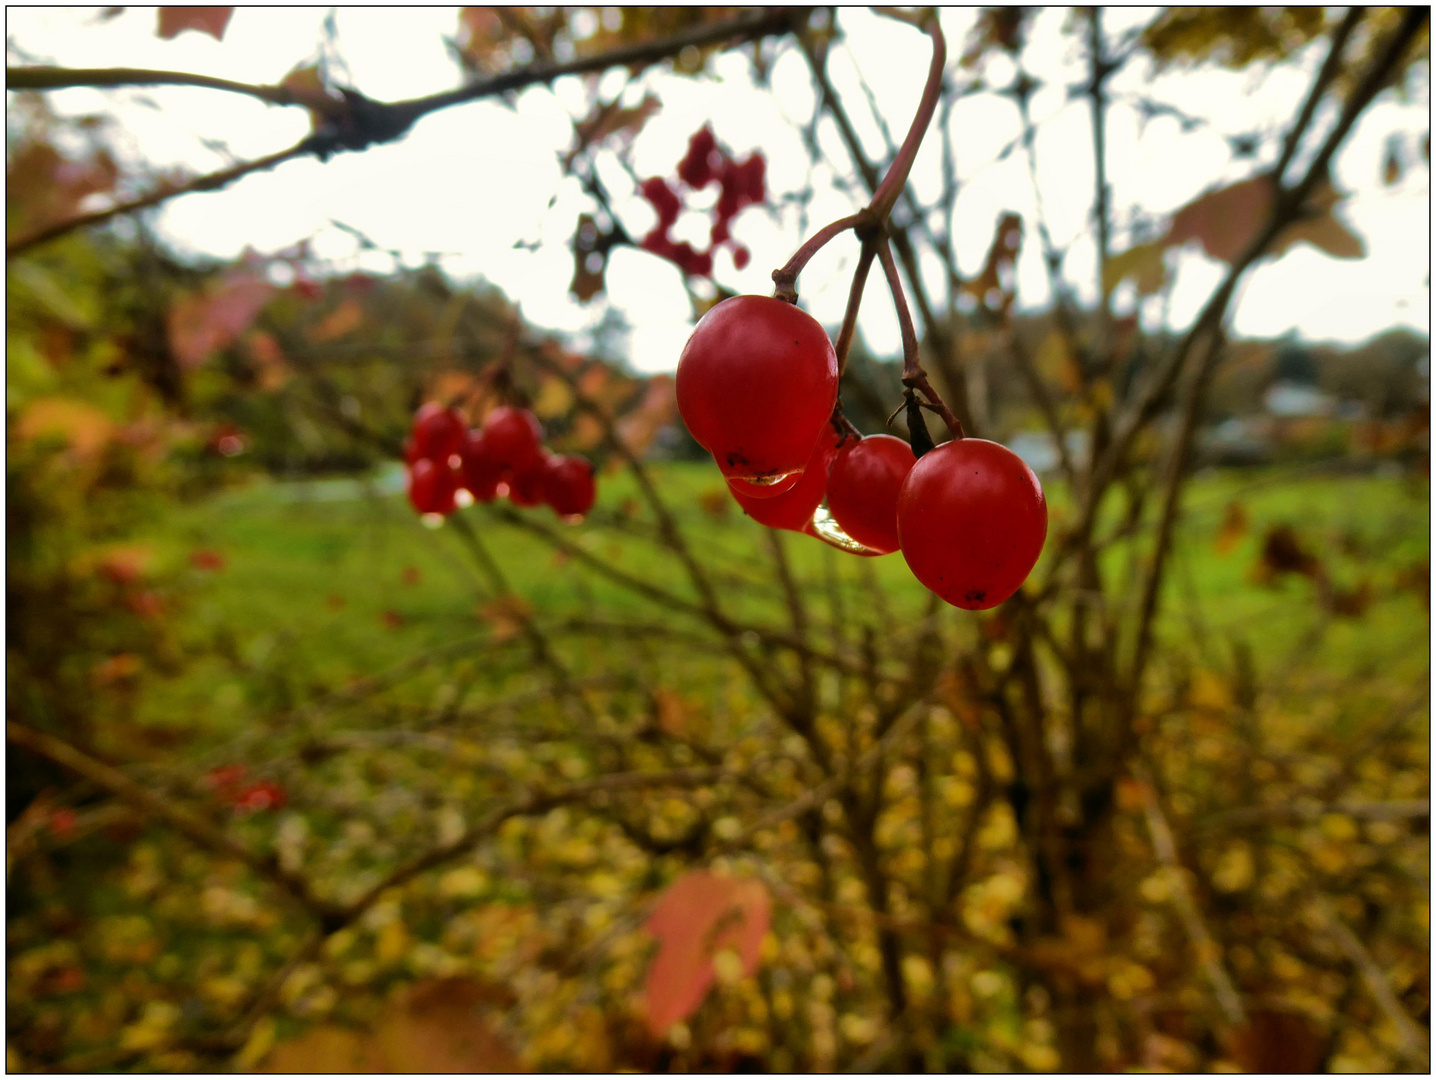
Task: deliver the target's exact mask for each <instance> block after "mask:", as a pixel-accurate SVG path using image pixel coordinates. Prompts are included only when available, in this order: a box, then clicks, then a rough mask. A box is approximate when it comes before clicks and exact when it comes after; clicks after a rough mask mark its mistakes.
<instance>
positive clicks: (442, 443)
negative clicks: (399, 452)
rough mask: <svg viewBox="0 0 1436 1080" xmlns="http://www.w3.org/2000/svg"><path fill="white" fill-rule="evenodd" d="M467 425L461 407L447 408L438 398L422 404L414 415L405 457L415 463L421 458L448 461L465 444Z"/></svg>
mask: <svg viewBox="0 0 1436 1080" xmlns="http://www.w3.org/2000/svg"><path fill="white" fill-rule="evenodd" d="M467 427H468V425H467V424H465V423H464V418H463V416H461V415H460V414H459V411H458V410H457V409H446V408H444V406H442V405H440V404H439V403H438V402H436V401H430V402H426V403H425V404H423V405H420V406H419V411H418V412H416V413H415V414H414V426H413V429H412V430H411V431H410V433H409V443H408V444H407V446H406V449H405V460H407V461H408V462H409V464H411V465H412V464H413V463H414V462H416V461H418V460H419V459H420V458H430V459H432V460H434V461H448V460H449V457H450V456H451V455H453V454H457V453H458V452H459V450H460V449H461V448H462V447H463V445H464V431H465V429H466V428H467Z"/></svg>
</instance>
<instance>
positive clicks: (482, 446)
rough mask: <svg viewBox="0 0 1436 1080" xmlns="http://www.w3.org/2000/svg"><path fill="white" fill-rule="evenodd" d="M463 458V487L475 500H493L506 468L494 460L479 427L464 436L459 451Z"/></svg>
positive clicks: (484, 501)
mask: <svg viewBox="0 0 1436 1080" xmlns="http://www.w3.org/2000/svg"><path fill="white" fill-rule="evenodd" d="M459 456H460V458H462V460H463V463H464V464H463V474H464V487H465V488H467V489H468V492H469V494H470V495H472V496H473V497H474V501H475V502H481V503H488V502H493V501H494V499H495V498H497V497H498V494H499V485H500V484H502V483H503V482H504V476H505V474H506V473H507V471H508V470H507V469H505V468H504V466H503V465H502V464H501V463H499V462H498V461H496V460H494V457H493V455H492V454H491V453H490V452H489V448H488V443H487V440H486V439H485V437H484V433H483V431H482V430H480V429H479V428H474V429H473V430H471V431H470V432H469V433H468V435H467V436H465V438H464V448H463V449H462V450H461V451H460V452H459Z"/></svg>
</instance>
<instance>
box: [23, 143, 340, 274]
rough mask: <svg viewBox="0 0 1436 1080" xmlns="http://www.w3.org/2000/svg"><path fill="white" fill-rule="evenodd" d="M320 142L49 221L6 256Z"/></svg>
mask: <svg viewBox="0 0 1436 1080" xmlns="http://www.w3.org/2000/svg"><path fill="white" fill-rule="evenodd" d="M316 145H317V142H316V137H315V136H313V135H311V136H309V137H307V138H305V139H303V140H302V141H300V142H298V143H295V144H294V145H293V146H291V147H290V148H289V149H288V150H280V151H279V152H278V153H274V154H269V155H268V156H266V157H262V158H256V159H255V160H254V161H246V162H242V163H240V164H238V165H232V166H230V167H229V168H228V169H220V170H219V171H218V172H212V173H208V174H206V175H205V176H198V177H196V178H195V179H193V180H190V181H188V182H186V183H183V184H179V185H168V184H162V185H161V186H159V187H157V188H155V189H154V190H153V191H151V192H150V193H149V194H148V195H142V196H140V197H139V198H137V199H131V200H130V201H129V202H123V203H117V204H116V205H114V206H111V207H109V208H108V209H106V210H96V211H95V212H94V213H92V214H81V215H80V216H79V217H72V218H66V219H65V220H64V221H58V222H56V223H55V224H53V225H46V226H45V227H44V228H41V229H37V230H36V231H34V232H32V233H29V234H27V235H25V236H22V237H20V238H19V239H18V240H12V241H9V242H8V243H6V245H5V258H6V259H7V260H8V259H12V258H14V257H15V256H16V255H20V254H22V253H23V252H26V251H29V250H30V249H31V248H35V247H39V246H40V245H41V244H45V243H48V242H49V241H51V240H56V239H59V238H60V237H62V236H65V235H66V234H68V233H72V232H74V231H75V230H76V229H88V228H90V227H91V226H94V225H103V224H104V223H105V222H107V221H110V220H111V219H113V218H117V217H123V216H125V215H127V214H134V213H138V212H139V211H141V210H148V209H149V208H150V207H152V206H158V205H159V204H160V203H162V202H167V201H168V200H170V199H173V198H176V197H178V196H180V195H190V194H193V193H194V192H197V191H218V190H219V189H220V188H222V187H227V186H229V185H230V184H232V183H234V182H235V181H236V180H238V179H240V178H241V177H245V176H248V175H249V174H250V173H256V172H263V171H264V170H265V169H272V168H274V167H275V166H276V165H279V164H282V163H283V162H286V161H288V160H289V159H290V158H296V157H301V156H302V155H304V154H308V153H312V152H313V151H314V149H315V147H316Z"/></svg>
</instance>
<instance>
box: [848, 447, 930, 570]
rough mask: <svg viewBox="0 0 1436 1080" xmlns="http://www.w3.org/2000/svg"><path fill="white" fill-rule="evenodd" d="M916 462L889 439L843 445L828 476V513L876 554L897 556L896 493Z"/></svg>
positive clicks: (904, 448)
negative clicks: (893, 553) (895, 552)
mask: <svg viewBox="0 0 1436 1080" xmlns="http://www.w3.org/2000/svg"><path fill="white" fill-rule="evenodd" d="M916 461H917V459H916V458H915V457H913V454H912V448H911V447H909V446H908V444H907V443H905V442H903V440H901V439H898V438H895V437H893V436H892V435H869V436H867V437H866V438H863V439H859V440H857V441H856V442H853V443H849V444H848V445H847V446H845V447H844V448H843V450H842V452H841V453H839V454H838V456H837V458H836V459H835V460H834V461H833V467H832V470H831V471H830V472H829V473H828V510H829V511H831V512H832V515H833V517H834V519H836V521H837V523H838V524H839V525H840V526H842V529H843V532H845V533H847V534H848V535H849V536H851V537H852V538H853V539H854V540H856V541H857V542H858V543H860V544H862V545H863V546H864V547H866V548H871V549H872V550H873V551H875V552H877V553H878V554H880V555H888V554H891V553H892V552H894V551H896V550H897V549H898V531H897V501H898V491H899V489H900V488H901V487H902V482H903V481H904V480H906V479H907V474H908V472H909V471H910V470H911V469H912V467H913V464H914V462H916Z"/></svg>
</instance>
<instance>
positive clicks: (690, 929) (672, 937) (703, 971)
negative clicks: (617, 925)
mask: <svg viewBox="0 0 1436 1080" xmlns="http://www.w3.org/2000/svg"><path fill="white" fill-rule="evenodd" d="M770 917H771V911H770V908H769V903H768V890H767V889H765V888H764V887H763V883H762V882H760V881H758V880H756V879H754V878H734V877H723V876H719V875H717V874H712V873H709V872H708V871H707V870H693V871H690V872H689V873H687V874H684V875H683V876H682V877H681V878H679V879H678V880H677V881H675V882H674V883H673V884H672V885H670V886H669V887H668V890H667V891H666V892H665V893H664V894H663V896H662V897H661V898H660V899H659V901H658V905H657V907H655V908H654V909H653V914H652V915H650V916H649V918H648V927H647V928H648V931H649V933H651V934H653V935H654V936H655V937H657V938H658V940H659V947H658V954H657V955H656V956H655V957H654V958H653V966H652V967H650V968H649V969H648V989H647V1001H648V1027H649V1029H650V1030H651V1031H652V1032H653V1033H654V1034H655V1035H662V1034H663V1033H664V1032H666V1031H667V1030H668V1029H669V1028H670V1027H671V1026H672V1025H673V1024H675V1023H677V1022H678V1021H680V1020H683V1019H686V1018H687V1017H689V1016H692V1015H693V1013H694V1012H696V1011H697V1009H698V1006H699V1005H701V1004H702V1003H703V998H704V997H705V996H707V994H708V991H709V989H710V988H711V987H712V986H713V981H714V978H715V974H714V971H713V956H714V954H715V953H717V952H719V951H721V950H723V949H726V948H735V949H737V950H738V954H739V956H740V957H741V958H742V960H743V971H744V973H745V974H748V975H751V974H752V973H753V972H754V971H756V970H757V969H758V948H759V946H760V945H761V944H762V941H763V935H764V934H766V933H767V932H768V921H769V918H770Z"/></svg>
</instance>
